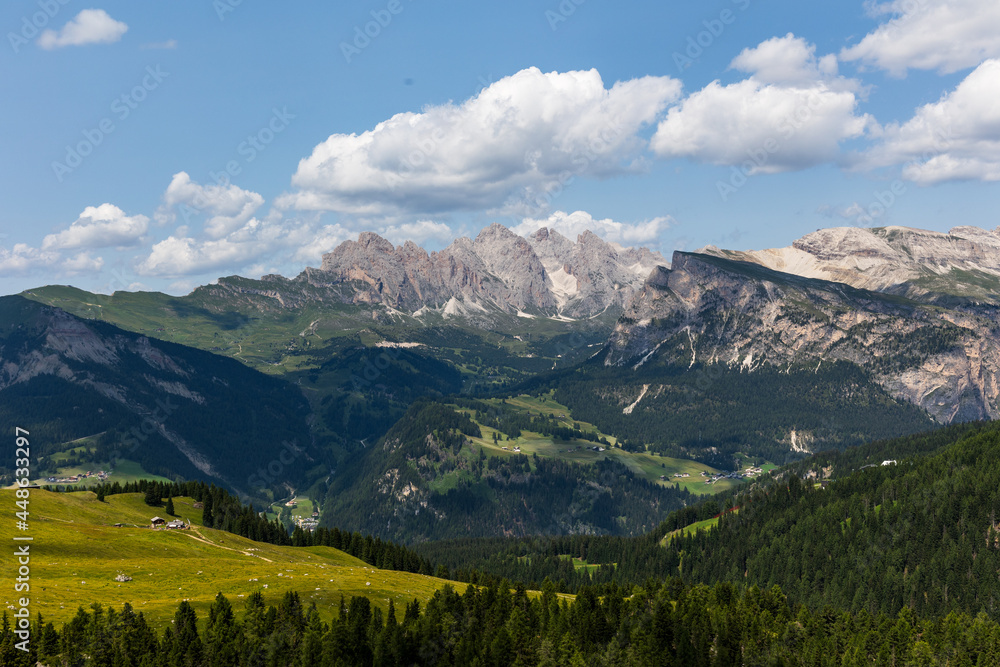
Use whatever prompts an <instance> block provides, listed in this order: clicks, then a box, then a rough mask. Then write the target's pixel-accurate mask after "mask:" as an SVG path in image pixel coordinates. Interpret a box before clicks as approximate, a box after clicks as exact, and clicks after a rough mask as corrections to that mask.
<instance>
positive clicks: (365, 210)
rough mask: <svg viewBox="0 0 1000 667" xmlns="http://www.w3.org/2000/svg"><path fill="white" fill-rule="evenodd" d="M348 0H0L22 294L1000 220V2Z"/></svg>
mask: <svg viewBox="0 0 1000 667" xmlns="http://www.w3.org/2000/svg"><path fill="white" fill-rule="evenodd" d="M342 4H344V3H320V2H301V3H277V2H261V1H259V0H258V1H253V0H242V2H238V0H215V1H209V0H205V1H203V2H199V3H184V4H181V3H168V2H162V1H161V2H143V3H136V2H130V3H128V2H112V1H105V2H100V3H98V4H79V3H77V2H76V1H75V0H32V1H22V0H11V1H9V2H5V3H3V5H2V7H0V32H2V34H3V36H4V40H3V42H4V43H3V44H2V45H0V92H2V97H0V99H2V102H0V150H2V153H0V155H2V160H0V280H2V284H3V290H2V293H14V292H18V291H20V290H23V289H26V288H30V287H33V286H37V285H41V284H48V283H62V284H73V285H77V286H80V287H83V288H85V289H90V290H95V291H102V292H107V291H111V290H117V289H156V290H164V291H169V292H171V293H175V294H182V293H185V292H187V291H188V290H190V289H191V288H192V287H194V286H196V285H199V284H204V283H207V282H209V281H211V280H212V279H213V278H216V277H218V276H222V275H232V274H241V275H248V276H254V277H256V276H259V275H262V274H264V273H272V272H277V273H282V274H284V275H289V276H291V275H295V274H297V273H298V272H299V271H301V270H302V268H304V267H305V266H308V265H311V266H318V265H319V263H320V261H321V254H322V253H323V252H328V251H330V250H332V249H333V247H334V246H335V245H336V244H337V243H339V242H341V241H343V240H345V239H348V238H354V237H356V236H357V234H358V232H360V231H364V230H374V231H377V232H379V233H382V234H383V235H384V236H386V237H387V238H389V239H390V240H392V241H393V242H395V243H401V242H402V241H404V240H406V239H407V238H412V239H414V240H416V241H418V242H419V243H421V244H422V245H425V246H426V247H428V248H432V249H433V248H440V247H443V246H444V245H447V243H449V242H450V240H451V239H452V238H454V237H456V236H460V235H472V236H474V235H475V234H476V233H477V232H478V231H479V230H480V229H481V228H482V227H484V226H486V225H488V224H489V223H491V222H494V221H499V222H501V223H503V224H505V225H507V226H509V227H512V228H515V229H517V230H518V231H520V232H528V231H532V230H533V229H535V228H537V227H538V226H541V225H548V226H551V227H554V228H556V229H559V230H561V231H563V232H564V233H566V234H567V235H572V234H575V233H578V232H579V231H582V230H583V229H584V228H588V227H589V228H592V229H593V230H594V231H595V232H597V233H599V234H601V235H603V236H605V237H606V238H608V239H610V240H613V241H616V242H619V243H622V244H625V245H650V246H653V247H656V248H658V249H659V250H661V251H663V252H664V253H669V252H670V251H672V250H674V249H678V248H680V249H688V250H693V249H696V248H699V247H701V246H704V245H707V244H715V245H719V246H724V247H731V248H738V249H747V248H764V247H776V246H785V245H788V244H790V243H791V242H792V241H793V240H794V239H796V238H798V237H800V236H802V235H804V234H806V233H808V232H811V231H814V230H816V229H818V228H821V227H832V226H843V225H859V226H883V225H890V224H894V225H906V226H912V227H920V228H927V229H934V230H940V231H947V230H948V229H949V228H951V227H953V226H958V225H977V226H981V227H985V228H988V229H993V228H995V227H996V226H997V225H998V224H1000V221H998V220H997V215H996V209H997V207H996V203H997V194H998V189H997V188H998V186H997V181H998V180H1000V101H998V100H1000V60H997V58H998V57H1000V5H998V4H997V3H996V2H995V0H892V1H890V2H887V3H884V4H874V3H865V2H862V1H858V2H838V3H808V4H803V3H792V2H779V1H777V0H773V1H767V0H737V1H732V0H714V1H710V2H693V1H681V2H674V3H653V2H632V3H614V4H612V3H608V2H602V1H600V0H562V2H559V1H557V0H553V1H551V2H545V1H536V2H527V1H519V0H513V1H509V2H505V3H469V2H447V1H438V2H431V0H375V1H369V2H359V3H350V6H348V7H344V6H342ZM366 31H367V34H366Z"/></svg>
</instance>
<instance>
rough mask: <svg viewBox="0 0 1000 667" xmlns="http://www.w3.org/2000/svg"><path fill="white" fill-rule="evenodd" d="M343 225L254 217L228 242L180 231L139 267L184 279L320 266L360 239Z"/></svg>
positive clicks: (144, 271) (144, 272)
mask: <svg viewBox="0 0 1000 667" xmlns="http://www.w3.org/2000/svg"><path fill="white" fill-rule="evenodd" d="M356 234H357V232H352V231H349V230H347V229H345V228H343V227H341V226H340V225H322V226H321V225H318V224H316V223H315V222H313V221H303V220H282V219H281V218H280V217H277V216H272V217H269V218H268V219H265V220H260V219H257V218H251V219H250V220H248V221H247V222H246V224H244V225H243V226H242V227H240V228H239V229H237V230H235V231H233V232H231V233H230V234H228V235H226V236H225V237H223V238H206V237H203V236H191V235H190V234H188V232H187V230H186V228H181V229H180V230H177V231H175V233H174V234H171V235H170V236H169V237H168V238H166V239H164V240H162V241H160V242H158V243H155V244H154V245H153V247H152V248H151V249H150V251H149V254H148V255H147V256H146V257H144V258H143V259H141V260H140V261H139V262H138V264H137V265H136V271H137V272H138V273H139V274H141V275H146V276H157V277H167V278H183V277H185V276H194V275H201V274H206V273H219V272H240V271H244V272H245V271H246V270H249V268H251V267H252V266H253V265H257V264H262V263H265V262H266V263H267V264H269V265H275V264H280V263H284V262H288V261H295V262H303V263H312V264H316V265H318V264H319V261H320V259H321V257H322V255H323V253H325V252H330V251H331V250H333V249H334V248H335V247H336V246H337V245H338V244H340V243H341V242H343V241H345V240H347V239H348V238H350V237H352V236H354V235H356Z"/></svg>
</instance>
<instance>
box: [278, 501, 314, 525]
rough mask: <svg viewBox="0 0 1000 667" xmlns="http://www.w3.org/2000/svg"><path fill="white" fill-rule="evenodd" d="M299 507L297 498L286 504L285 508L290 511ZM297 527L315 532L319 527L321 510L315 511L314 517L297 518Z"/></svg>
mask: <svg viewBox="0 0 1000 667" xmlns="http://www.w3.org/2000/svg"><path fill="white" fill-rule="evenodd" d="M298 506H299V502H298V498H295V497H293V498H292V499H291V500H289V501H288V502H286V503H285V507H287V508H288V509H295V508H296V507H298ZM295 525H296V526H298V527H299V528H301V529H302V530H307V531H309V532H310V533H311V532H313V531H315V530H316V529H317V528H318V527H319V510H316V509H314V510H313V513H312V516H299V517H295Z"/></svg>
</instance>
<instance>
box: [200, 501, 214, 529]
mask: <svg viewBox="0 0 1000 667" xmlns="http://www.w3.org/2000/svg"><path fill="white" fill-rule="evenodd" d="M202 504H203V507H204V509H202V512H201V524H202V525H203V526H205V527H206V528H212V527H213V526H214V518H213V517H212V494H211V493H206V494H205V499H204V500H203V501H202Z"/></svg>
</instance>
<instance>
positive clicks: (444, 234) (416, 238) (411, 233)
mask: <svg viewBox="0 0 1000 667" xmlns="http://www.w3.org/2000/svg"><path fill="white" fill-rule="evenodd" d="M379 234H380V235H381V236H382V237H383V238H386V239H388V240H390V241H392V242H393V243H394V244H396V245H399V244H401V243H404V242H406V241H413V242H414V243H416V244H417V245H423V243H424V242H425V241H429V240H436V241H444V242H449V241H451V240H453V239H454V238H455V233H454V232H453V231H452V230H451V227H449V226H448V225H446V224H444V223H443V222H433V221H431V220H418V221H417V222H406V223H403V224H399V225H391V226H389V227H384V228H382V229H381V230H379Z"/></svg>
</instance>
